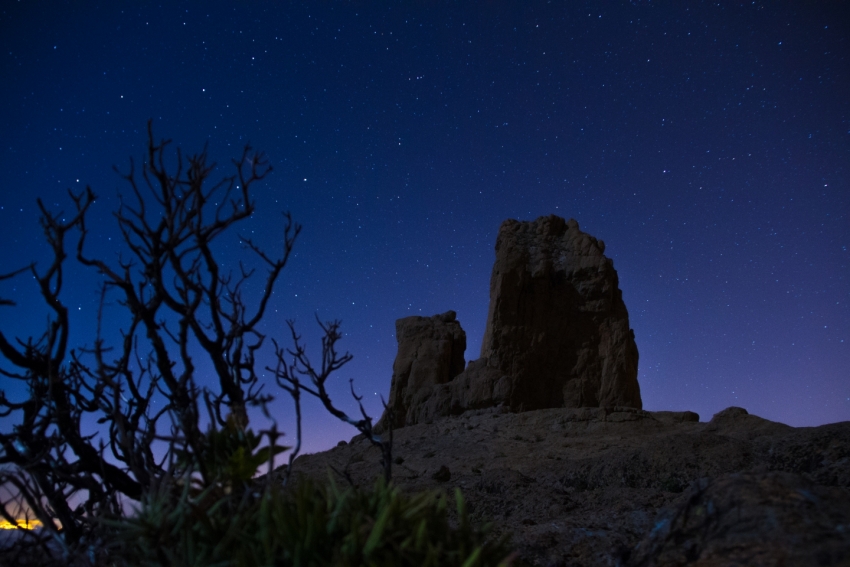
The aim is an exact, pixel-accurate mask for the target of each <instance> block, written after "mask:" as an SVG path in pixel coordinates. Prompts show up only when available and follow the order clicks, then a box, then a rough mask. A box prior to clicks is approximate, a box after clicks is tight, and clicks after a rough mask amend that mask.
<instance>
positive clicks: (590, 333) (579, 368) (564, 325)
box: [481, 215, 642, 411]
mask: <svg viewBox="0 0 850 567" xmlns="http://www.w3.org/2000/svg"><path fill="white" fill-rule="evenodd" d="M604 252H605V244H604V243H603V242H602V241H600V240H597V239H596V238H594V237H592V236H590V235H589V234H585V233H584V232H582V231H581V230H579V227H578V223H577V222H576V221H575V220H572V219H570V220H569V221H564V219H562V218H560V217H556V216H554V215H552V216H548V217H540V218H539V219H537V220H536V221H533V222H518V221H514V220H508V221H505V222H504V223H502V226H501V228H500V229H499V236H498V239H497V240H496V263H495V265H494V266H493V275H492V276H491V278H490V310H489V312H488V314H487V326H486V330H485V333H484V341H483V344H482V345H481V358H482V359H483V360H486V361H487V365H488V366H491V367H493V368H497V369H499V371H500V374H502V375H503V376H508V377H509V381H510V387H509V390H508V392H507V394H508V397H507V400H506V401H507V403H508V405H509V406H510V407H511V408H512V409H514V410H519V411H522V410H524V409H542V408H547V407H615V406H625V407H632V408H637V409H640V408H641V407H642V404H641V399H640V387H639V386H638V382H637V365H638V350H637V346H636V345H635V340H634V333H633V332H632V331H631V329H630V328H629V314H628V312H627V311H626V305H625V303H623V296H622V293H621V292H620V289H619V281H618V279H617V272H616V271H615V270H614V263H613V261H612V260H610V259H609V258H606V257H605V255H604V254H603V253H604Z"/></svg>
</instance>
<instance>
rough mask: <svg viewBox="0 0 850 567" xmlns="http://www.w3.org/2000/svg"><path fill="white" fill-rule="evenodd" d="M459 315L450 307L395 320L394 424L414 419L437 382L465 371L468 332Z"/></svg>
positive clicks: (392, 386) (392, 390)
mask: <svg viewBox="0 0 850 567" xmlns="http://www.w3.org/2000/svg"><path fill="white" fill-rule="evenodd" d="M455 318H456V314H455V312H454V311H448V312H446V313H443V314H442V315H434V316H433V317H416V316H414V317H405V318H404V319H399V320H398V321H396V322H395V332H396V339H397V340H398V354H396V359H395V363H393V379H392V384H391V386H390V399H389V403H388V406H389V407H391V408H392V409H393V427H403V426H404V424H405V423H408V422H411V423H414V422H415V420H416V408H417V407H419V406H421V405H422V404H423V402H424V401H425V400H427V398H429V397H430V393H431V391H432V390H433V388H434V386H437V385H439V384H445V383H447V382H449V381H450V380H451V379H452V378H454V377H455V376H457V375H458V374H460V373H461V372H462V371H463V364H464V360H463V353H464V351H465V350H466V333H465V332H464V331H463V329H461V328H460V323H458V322H457V320H456V319H455ZM423 398H424V399H423Z"/></svg>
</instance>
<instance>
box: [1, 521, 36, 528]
mask: <svg viewBox="0 0 850 567" xmlns="http://www.w3.org/2000/svg"><path fill="white" fill-rule="evenodd" d="M40 527H41V522H40V521H38V520H18V521H17V524H13V523H12V522H10V521H8V520H0V530H16V529H18V528H22V529H24V530H34V529H36V528H40Z"/></svg>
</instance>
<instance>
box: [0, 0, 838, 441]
mask: <svg viewBox="0 0 850 567" xmlns="http://www.w3.org/2000/svg"><path fill="white" fill-rule="evenodd" d="M848 24H850V18H848V15H847V12H846V7H845V6H844V5H843V4H842V3H839V2H830V3H828V2H823V3H817V4H815V3H804V2H798V3H777V2H747V3H741V4H739V3H732V2H721V3H719V4H718V3H700V2H676V3H672V2H670V3H656V2H646V1H633V2H588V3H579V2H560V1H551V2H541V1H527V2H526V1H522V2H520V1H512V2H507V1H491V2H438V1H433V0H432V1H425V0H419V1H417V0H411V1H408V2H330V1H322V2H300V3H299V2H263V1H259V0H257V1H254V0H250V1H249V0H242V1H233V2H220V1H216V2H212V1H210V2H183V1H172V2H163V3H162V5H159V4H157V3H150V2H123V1H119V2H101V3H95V2H47V1H45V2H30V1H17V2H15V1H12V0H6V1H4V2H3V3H2V4H0V78H2V81H0V83H2V89H0V109H2V110H0V242H2V250H0V258H2V264H0V265H2V266H3V269H2V270H0V271H3V272H6V271H11V270H12V269H15V268H18V267H20V266H22V265H25V264H26V263H28V262H30V261H32V260H33V259H35V260H39V261H41V262H42V263H44V262H46V261H47V259H48V250H47V247H46V246H45V245H44V244H43V243H42V241H41V239H40V236H41V232H40V229H39V227H38V224H37V219H38V211H37V209H36V206H35V199H36V197H42V198H43V199H44V200H45V202H46V204H48V205H49V206H51V207H53V208H54V209H55V210H62V209H64V210H69V209H70V206H71V205H70V201H69V200H68V198H67V193H66V191H67V189H69V188H70V189H72V190H80V189H82V188H83V187H85V186H86V185H90V186H91V187H92V188H93V189H94V191H95V192H96V193H97V194H98V195H99V196H100V199H99V200H98V201H97V203H96V204H95V206H94V207H93V209H92V211H91V217H90V218H91V219H92V220H91V222H92V225H93V226H95V227H96V230H95V231H93V232H96V234H93V235H92V251H93V252H96V253H98V254H101V255H102V256H103V257H105V258H114V257H115V253H116V252H117V251H118V250H119V249H120V247H119V245H118V243H117V240H118V239H117V236H118V234H117V230H116V226H115V223H114V220H113V218H112V216H111V212H112V211H113V210H114V209H115V208H116V206H117V203H118V200H117V195H118V194H119V192H121V191H127V186H126V185H125V184H124V183H123V182H122V180H121V178H120V176H119V175H118V174H117V173H116V172H115V171H114V170H113V166H117V167H118V168H119V170H123V171H126V169H127V166H128V163H129V158H130V157H134V158H135V159H136V160H137V161H138V160H139V159H140V158H141V156H142V152H143V150H144V147H145V143H146V132H145V125H146V122H147V120H148V119H152V120H153V125H154V132H155V135H156V137H157V138H170V139H173V140H174V143H175V145H177V146H180V147H181V148H182V149H183V150H184V151H185V152H188V153H193V152H197V151H199V150H200V149H201V148H202V147H203V145H204V144H205V143H207V142H209V152H210V155H211V156H212V157H213V158H214V159H215V160H216V161H217V162H218V163H219V164H220V167H219V169H218V170H217V174H219V175H222V176H223V175H226V174H230V173H232V170H231V169H230V168H229V167H228V166H229V164H230V159H231V158H234V157H238V155H239V154H240V153H241V149H242V147H243V145H244V144H246V143H247V142H250V143H251V144H252V145H253V146H254V147H255V148H257V149H260V150H263V151H264V152H265V153H266V154H267V156H268V157H269V159H270V161H271V163H272V165H273V167H274V172H273V173H272V174H271V175H270V176H269V177H268V178H267V179H266V181H264V182H263V183H262V186H257V191H256V194H255V197H256V201H257V204H258V211H257V213H256V214H255V215H254V217H253V218H252V219H251V220H250V221H249V223H248V224H249V226H246V227H245V228H242V229H240V232H243V233H244V232H250V234H251V236H252V238H255V239H256V240H257V241H258V242H259V243H260V244H262V245H263V246H266V247H267V248H272V247H273V246H274V244H275V242H277V241H278V239H279V237H280V234H281V226H282V217H281V216H280V212H281V211H286V210H288V211H291V212H292V214H293V216H294V217H295V219H296V220H297V221H298V222H300V223H301V224H303V226H304V230H303V233H302V235H301V236H300V238H299V241H298V243H297V246H296V254H295V256H294V257H293V258H292V260H291V262H290V264H289V265H288V266H287V268H286V269H285V271H284V272H283V274H282V277H281V280H280V282H279V285H278V287H277V289H276V292H275V295H274V297H273V301H272V305H271V309H270V311H269V314H268V316H267V317H266V320H265V322H264V327H263V330H264V331H265V332H267V333H268V334H269V335H270V336H277V337H280V338H285V337H286V328H285V320H286V319H290V318H294V319H295V320H296V324H297V325H298V328H299V330H300V331H301V332H302V333H303V335H304V337H305V339H306V340H307V342H308V352H313V353H314V355H315V353H317V352H318V350H317V348H318V338H319V333H318V332H317V326H316V323H315V319H314V314H318V316H319V317H320V318H321V319H323V320H328V319H341V320H342V321H343V328H342V329H343V331H344V333H345V338H344V340H343V342H342V347H343V348H345V349H347V350H349V351H350V352H351V353H352V354H353V355H354V360H353V361H352V362H351V363H350V364H349V365H348V366H347V367H345V368H344V369H343V370H342V371H341V372H340V373H339V375H338V376H337V378H336V380H337V381H336V383H335V384H334V386H333V388H332V393H334V396H335V398H336V399H337V400H338V402H339V404H340V405H341V406H343V407H344V408H345V409H346V410H348V411H355V409H356V406H355V405H354V404H353V403H352V401H351V400H350V396H349V395H348V379H349V378H354V381H355V382H354V384H355V388H356V389H357V391H358V392H360V393H361V394H363V395H364V403H365V405H366V408H367V409H368V410H369V411H370V413H372V415H373V416H375V417H378V416H379V415H380V412H381V404H380V396H381V395H383V396H387V395H388V392H389V385H390V377H391V374H392V362H393V359H394V357H395V351H396V340H395V336H394V331H395V326H394V322H395V320H396V319H397V318H400V317H405V316H408V315H413V314H418V315H433V314H435V313H442V312H445V311H447V310H449V309H453V310H455V311H457V313H458V319H459V320H460V322H461V324H462V326H463V328H464V329H465V330H466V333H467V341H468V348H467V353H466V359H467V360H470V359H475V358H477V357H478V352H479V350H480V346H481V339H482V336H483V333H484V324H485V320H486V314H487V306H488V293H489V279H490V271H491V268H492V263H493V260H494V257H495V256H494V250H493V247H494V243H495V238H496V234H497V231H498V228H499V225H500V223H501V222H502V221H503V220H505V219H508V218H516V219H523V220H531V219H535V218H537V217H538V216H541V215H547V214H551V213H554V214H557V215H560V216H563V217H566V218H570V217H573V218H575V219H577V220H578V222H579V224H580V226H581V228H582V229H583V230H584V231H586V232H588V233H590V234H592V235H594V236H596V237H598V238H601V239H603V240H604V241H605V243H606V254H607V255H608V256H609V257H611V258H613V260H614V266H615V268H616V269H617V271H618V273H619V278H620V287H621V289H622V290H623V297H624V299H625V302H626V305H627V307H628V310H629V314H630V320H631V325H632V327H633V328H634V331H635V336H636V341H637V344H638V348H639V350H640V364H639V382H640V386H641V392H642V396H643V401H644V407H645V409H649V410H686V409H687V410H693V411H696V412H698V413H699V414H700V416H701V419H703V420H707V419H710V418H711V416H712V415H713V414H714V413H716V412H717V411H719V410H721V409H723V408H725V407H728V406H732V405H735V406H742V407H745V408H747V409H748V410H749V411H750V412H751V413H755V414H757V415H760V416H762V417H765V418H768V419H771V420H776V421H781V422H784V423H788V424H791V425H794V426H811V425H818V424H823V423H830V422H836V421H845V420H848V419H850V371H848V369H849V368H850V306H848V301H850V251H848V247H850V219H848V215H850V186H848V181H850V178H848V171H847V166H848V165H850V61H848V55H850V25H848ZM229 238H230V239H229V240H227V239H225V240H224V241H223V242H222V247H221V251H222V255H221V260H222V263H223V265H225V266H231V267H234V268H235V267H236V266H237V262H238V260H239V259H240V258H244V257H245V256H246V254H247V252H246V250H245V248H244V246H241V245H240V242H239V239H238V237H237V236H236V234H235V233H234V234H232V235H231V236H230V237H229ZM68 277H69V283H68V284H67V285H66V288H65V290H64V294H63V297H64V299H65V301H66V302H67V304H68V305H69V306H70V307H71V308H72V309H73V311H74V318H73V320H72V322H73V325H74V332H75V335H74V337H75V339H74V343H75V344H78V345H79V344H85V343H88V344H91V342H92V340H93V329H94V320H95V319H94V317H95V313H96V311H97V305H98V297H97V293H96V282H97V279H96V277H95V276H94V275H93V274H92V273H90V271H86V270H84V269H80V268H74V267H70V266H69V271H68ZM0 285H2V287H0V292H2V295H3V296H4V297H9V298H14V299H16V300H17V301H18V306H17V307H14V308H9V307H6V308H4V309H3V311H2V312H0V326H2V329H3V330H4V332H6V333H8V334H18V335H21V336H27V335H34V334H39V333H40V331H41V330H42V329H43V326H44V321H45V318H46V315H47V311H46V310H45V309H44V307H43V305H42V304H41V303H40V302H39V301H38V297H37V295H36V290H35V288H34V286H33V282H32V280H31V279H30V278H27V277H23V278H19V279H17V280H15V281H13V282H9V281H6V282H0ZM257 285H260V284H259V283H258V284H257ZM107 319H108V322H109V323H112V324H113V326H117V325H120V321H121V319H120V317H119V316H118V315H114V316H113V315H108V317H107ZM116 328H117V327H116ZM201 380H203V377H201ZM273 411H274V412H275V415H276V417H277V418H278V419H279V421H280V424H281V427H282V428H283V429H284V430H286V431H287V432H288V433H290V435H291V433H292V432H293V431H294V429H293V426H292V423H293V422H292V415H291V414H292V412H291V404H290V402H289V401H288V400H287V399H286V397H285V396H281V397H280V398H279V400H278V402H276V403H275V405H274V406H273ZM305 427H306V431H305V439H304V440H305V450H306V451H317V450H321V449H324V448H327V447H330V446H332V445H335V444H336V442H337V441H339V440H340V439H348V438H350V437H351V436H352V435H353V434H354V433H356V432H355V431H354V430H353V428H351V427H350V426H346V425H343V424H340V423H336V422H334V421H333V419H332V418H331V417H329V416H328V415H327V414H326V413H324V412H323V411H322V410H321V409H319V408H318V406H317V405H316V404H308V407H307V409H306V415H305ZM290 439H291V437H290Z"/></svg>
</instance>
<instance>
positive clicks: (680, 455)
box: [294, 408, 850, 567]
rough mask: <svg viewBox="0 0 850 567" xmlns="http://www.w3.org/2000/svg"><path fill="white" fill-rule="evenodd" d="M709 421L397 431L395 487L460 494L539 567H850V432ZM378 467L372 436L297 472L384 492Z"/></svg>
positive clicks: (670, 417)
mask: <svg viewBox="0 0 850 567" xmlns="http://www.w3.org/2000/svg"><path fill="white" fill-rule="evenodd" d="M697 419H698V418H697V415H696V414H694V413H693V412H646V411H641V410H637V409H634V408H580V409H573V408H555V409H543V410H535V411H529V412H523V413H510V412H508V411H507V408H498V409H496V408H493V409H490V410H479V411H469V412H466V413H464V414H462V415H460V416H446V417H442V418H439V419H436V420H434V421H433V422H431V423H419V424H416V425H412V426H408V427H404V428H402V429H398V430H396V431H394V439H395V443H394V447H395V448H394V455H395V464H394V469H393V470H394V474H393V479H394V482H395V483H396V484H397V485H398V486H399V487H401V489H402V490H404V491H409V492H416V491H422V490H431V489H438V490H445V491H446V492H447V493H449V494H451V492H452V491H453V489H454V488H455V487H457V488H460V489H461V490H462V492H463V494H464V496H465V497H466V499H467V502H468V505H469V507H470V509H471V510H472V511H473V513H474V514H476V515H477V516H478V517H479V518H481V519H482V520H489V521H493V522H494V523H495V526H496V531H497V533H511V534H513V542H514V545H515V547H516V549H517V550H518V551H519V553H520V560H521V561H522V562H523V564H526V565H542V566H549V567H566V566H597V565H598V566H603V565H605V566H610V565H622V566H624V567H625V566H650V565H658V566H662V565H663V566H673V565H699V566H710V565H742V566H743V565H771V566H779V565H850V423H838V424H830V425H824V426H820V427H813V428H792V427H789V426H787V425H783V424H780V423H775V422H771V421H768V420H765V419H762V418H759V417H757V416H754V415H750V414H748V413H747V412H746V410H743V409H741V408H729V409H727V410H724V411H723V412H720V413H719V414H717V415H715V416H714V418H713V419H712V420H711V421H709V422H708V423H704V422H699V421H697ZM379 458H380V455H379V452H378V450H377V449H375V448H374V447H372V446H371V445H370V444H369V443H368V442H366V441H365V440H364V439H363V438H362V437H359V436H358V437H355V438H354V439H352V441H351V442H350V443H345V442H341V443H340V445H339V446H338V447H336V448H334V449H331V450H329V451H326V452H324V453H318V454H314V455H304V456H301V457H299V458H298V459H297V460H296V461H295V467H294V471H295V474H296V475H298V474H306V475H309V476H312V477H315V478H319V479H326V478H327V475H328V474H333V475H334V476H336V478H337V480H338V481H339V480H342V478H343V477H341V476H338V475H337V473H332V472H331V471H332V470H334V469H335V470H336V471H338V472H339V473H340V474H341V475H344V476H347V477H348V478H350V479H351V481H352V482H353V483H354V484H355V485H358V486H371V484H372V483H373V482H374V481H375V479H376V478H377V477H378V476H379V475H380V472H381V469H380V466H379V464H378V461H379ZM331 467H332V468H331ZM342 482H345V481H344V480H342Z"/></svg>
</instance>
